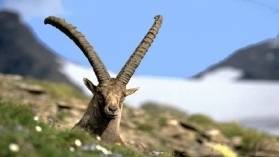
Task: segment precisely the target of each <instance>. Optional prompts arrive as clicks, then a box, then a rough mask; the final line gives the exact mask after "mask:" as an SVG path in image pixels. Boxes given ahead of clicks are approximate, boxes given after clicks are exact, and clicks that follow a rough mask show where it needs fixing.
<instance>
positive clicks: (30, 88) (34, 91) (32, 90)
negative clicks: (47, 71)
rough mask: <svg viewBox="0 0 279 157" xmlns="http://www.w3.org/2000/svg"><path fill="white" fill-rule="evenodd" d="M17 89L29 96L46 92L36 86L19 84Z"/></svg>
mask: <svg viewBox="0 0 279 157" xmlns="http://www.w3.org/2000/svg"><path fill="white" fill-rule="evenodd" d="M18 87H19V88H20V89H22V90H25V91H27V92H29V93H31V94H37V95H40V94H44V93H46V91H45V90H44V89H43V88H42V87H41V86H38V85H28V84H24V83H22V84H19V85H18Z"/></svg>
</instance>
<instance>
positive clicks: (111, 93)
mask: <svg viewBox="0 0 279 157" xmlns="http://www.w3.org/2000/svg"><path fill="white" fill-rule="evenodd" d="M45 24H51V25H52V26H55V27H56V28H58V29H59V30H60V31H62V32H63V33H64V34H66V35H67V36H68V37H69V38H70V39H72V40H73V41H74V42H75V44H76V45H77V46H78V47H79V48H80V49H81V51H82V52H83V54H84V55H85V56H86V57H87V59H88V61H89V62H90V64H91V66H92V68H93V71H94V72H95V74H96V77H97V79H98V82H99V84H98V85H97V86H96V85H94V84H93V83H92V82H91V81H90V80H88V79H87V78H84V79H83V81H84V84H85V85H86V87H87V88H88V89H89V90H90V91H91V92H92V93H93V95H94V96H93V98H92V100H91V102H90V104H89V106H88V108H87V110H86V112H85V114H84V116H83V118H82V119H81V120H80V122H79V123H77V124H76V126H78V127H80V128H83V129H87V130H89V131H90V132H91V133H94V134H97V135H99V136H101V138H102V139H104V140H105V141H107V142H121V143H122V140H121V138H120V136H119V135H118V128H119V123H120V118H121V111H122V103H123V101H124V99H125V97H126V96H128V95H131V94H133V93H134V92H136V91H137V90H138V88H132V89H126V85H127V83H128V82H129V80H130V78H131V77H132V76H133V74H134V72H135V70H136V68H137V67H138V65H139V64H140V62H141V60H142V58H143V57H144V55H145V54H146V52H147V50H148V48H149V47H150V46H151V43H152V42H153V40H154V39H155V37H156V35H157V34H158V31H159V29H160V27H161V24H162V16H160V15H158V16H156V17H155V22H154V24H153V26H152V27H151V29H150V30H149V31H148V33H147V34H146V36H145V37H144V39H143V40H142V41H141V43H140V44H139V46H138V47H137V48H136V50H135V51H134V53H133V54H132V55H131V57H130V58H129V60H128V61H127V62H126V64H125V65H124V67H123V68H122V69H121V71H120V72H119V74H118V75H117V77H116V78H111V77H110V75H109V73H108V71H107V69H106V67H105V66H104V64H103V62H102V61H101V60H100V58H99V57H98V55H97V53H96V52H95V51H94V49H93V47H92V46H91V45H90V44H89V43H88V42H87V40H86V39H85V37H84V35H83V34H81V33H80V32H78V31H77V30H76V28H75V27H74V26H72V25H71V24H68V23H66V22H65V21H64V20H63V19H60V18H57V17H54V16H50V17H48V18H46V19H45Z"/></svg>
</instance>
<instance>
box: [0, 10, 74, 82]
mask: <svg viewBox="0 0 279 157" xmlns="http://www.w3.org/2000/svg"><path fill="white" fill-rule="evenodd" d="M0 56H1V57H0V72H1V73H5V74H19V75H21V76H24V77H31V78H36V79H41V80H50V81H55V82H63V83H67V84H70V85H74V84H73V83H72V82H71V81H69V79H68V78H67V76H65V75H64V74H62V73H61V72H60V71H59V70H58V68H57V67H60V66H61V64H60V63H58V61H57V58H58V57H57V54H55V53H54V52H52V51H51V50H49V49H48V48H47V47H46V46H45V45H43V44H42V43H41V42H40V41H39V39H38V38H37V37H36V36H35V34H34V33H33V32H32V29H30V27H28V26H27V25H26V24H24V23H22V22H21V20H20V16H19V15H17V14H16V13H13V12H10V11H1V12H0Z"/></svg>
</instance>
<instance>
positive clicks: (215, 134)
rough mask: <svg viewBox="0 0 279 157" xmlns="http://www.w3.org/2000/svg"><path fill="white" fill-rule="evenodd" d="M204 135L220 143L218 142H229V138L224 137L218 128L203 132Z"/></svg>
mask: <svg viewBox="0 0 279 157" xmlns="http://www.w3.org/2000/svg"><path fill="white" fill-rule="evenodd" d="M204 135H205V137H207V138H208V140H209V141H211V142H215V143H220V144H230V140H229V139H228V138H227V137H225V136H224V135H223V134H222V133H221V132H220V131H219V130H217V129H210V130H206V131H205V132H204Z"/></svg>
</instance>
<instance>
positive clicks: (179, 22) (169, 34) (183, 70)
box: [0, 0, 279, 78]
mask: <svg viewBox="0 0 279 157" xmlns="http://www.w3.org/2000/svg"><path fill="white" fill-rule="evenodd" d="M277 6H278V7H277ZM0 7H1V8H10V9H13V10H16V11H18V12H20V13H21V15H22V16H23V19H24V21H25V22H26V23H27V24H29V26H30V27H31V28H32V29H33V31H34V32H35V33H36V35H37V37H38V38H40V40H41V41H43V42H44V43H45V44H46V45H47V46H48V47H49V48H51V49H52V50H53V51H55V52H57V53H58V54H60V55H61V56H63V57H64V58H67V59H69V60H71V61H74V62H77V63H79V64H83V65H88V66H89V63H88V62H87V60H86V58H85V57H84V56H83V55H82V53H81V51H80V50H79V49H78V48H77V47H76V46H75V45H74V43H73V42H72V41H71V40H70V39H68V38H67V37H66V36H65V35H64V34H62V33H61V32H59V31H58V30H57V29H55V28H53V27H51V26H50V25H44V24H43V20H44V18H45V17H47V16H49V15H56V16H59V17H62V18H65V19H66V21H68V22H69V23H71V24H73V25H75V26H77V28H78V30H79V31H81V32H82V33H83V34H84V35H85V37H86V38H87V40H88V41H89V42H90V43H91V44H92V45H93V47H94V49H95V50H96V51H97V52H98V54H99V56H100V57H101V59H102V60H103V62H104V63H105V65H106V66H107V68H108V69H109V70H111V71H113V72H118V71H119V70H120V69H121V68H122V66H123V65H124V63H125V62H126V60H127V59H128V58H129V56H130V54H131V53H132V52H133V51H134V49H135V48H136V47H137V45H138V44H139V43H140V41H141V40H142V38H143V37H144V35H145V34H146V32H147V31H148V30H149V28H150V26H151V25H152V24H153V21H154V19H153V17H154V16H155V15H157V14H161V15H162V16H163V18H164V21H163V25H162V27H161V30H160V32H159V35H158V36H157V38H156V39H155V41H154V43H153V44H152V46H151V48H150V49H149V51H148V53H147V55H146V57H145V58H144V59H143V61H142V63H141V64H140V66H139V68H138V69H137V71H136V74H140V75H157V76H172V77H183V78H187V77H190V76H192V75H195V74H196V73H198V72H200V71H202V70H204V69H205V68H207V67H208V66H210V65H212V64H215V63H217V62H219V61H221V60H223V59H224V58H226V57H227V56H229V55H230V54H231V53H232V52H233V51H235V50H237V49H239V48H242V47H244V46H247V45H250V44H253V43H257V42H260V41H262V40H265V39H268V38H274V37H276V36H277V35H278V33H279V16H278V15H279V11H278V10H279V9H278V8H279V2H277V0H250V1H248V0H226V1H218V0H211V1H205V0H192V1H178V0H172V1H165V2H161V1H147V0H142V1H90V2H89V1H87V2H85V1H79V2H78V3H77V2H73V1H66V0H41V1H39V2H38V1H37V0H25V1H24V2H23V1H21V0H2V1H0Z"/></svg>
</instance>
